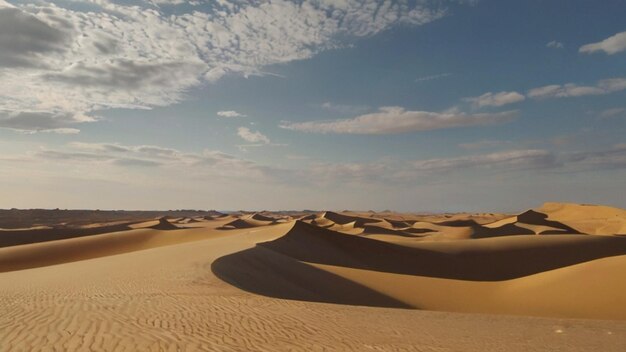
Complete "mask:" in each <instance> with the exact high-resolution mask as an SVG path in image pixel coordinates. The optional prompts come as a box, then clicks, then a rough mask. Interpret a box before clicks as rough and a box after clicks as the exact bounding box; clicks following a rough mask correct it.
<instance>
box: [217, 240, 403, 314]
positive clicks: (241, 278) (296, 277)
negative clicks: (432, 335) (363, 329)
mask: <svg viewBox="0 0 626 352" xmlns="http://www.w3.org/2000/svg"><path fill="white" fill-rule="evenodd" d="M211 271H212V272H213V274H215V276H217V277H218V278H220V279H221V280H223V281H225V282H227V283H229V284H231V285H233V286H235V287H238V288H240V289H242V290H245V291H248V292H251V293H255V294H259V295H263V296H268V297H273V298H281V299H291V300H299V301H309V302H323V303H336V304H347V305H359V306H374V307H390V308H412V306H410V305H407V304H405V303H403V302H401V301H398V300H396V299H394V298H392V297H389V296H386V295H384V294H382V293H379V292H377V291H375V290H372V289H370V288H368V287H366V286H363V285H360V284H358V283H355V282H353V281H350V280H347V279H344V278H342V277H340V276H338V275H334V274H332V273H329V272H327V271H324V270H321V269H318V268H315V267H313V266H311V265H308V264H306V263H302V262H300V261H298V260H295V259H294V258H293V257H290V256H287V255H283V254H281V253H278V252H275V251H272V250H269V249H267V248H265V247H263V246H256V247H254V248H251V249H247V250H244V251H241V252H238V253H234V254H231V255H227V256H224V257H221V258H219V259H217V260H215V261H214V262H213V263H212V264H211Z"/></svg>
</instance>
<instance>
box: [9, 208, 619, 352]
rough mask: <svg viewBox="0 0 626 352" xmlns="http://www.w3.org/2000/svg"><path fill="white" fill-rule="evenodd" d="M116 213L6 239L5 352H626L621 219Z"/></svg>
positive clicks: (573, 214) (614, 214) (568, 211)
mask: <svg viewBox="0 0 626 352" xmlns="http://www.w3.org/2000/svg"><path fill="white" fill-rule="evenodd" d="M115 215H116V216H115V217H114V218H106V219H105V218H104V217H103V216H100V217H99V218H97V219H94V220H92V221H74V222H72V221H68V219H66V218H63V216H60V215H59V216H57V217H56V218H46V220H45V221H39V222H33V221H30V222H29V221H25V220H24V221H20V222H13V223H12V225H11V226H4V228H3V226H2V224H1V223H0V228H3V229H0V247H1V248H0V307H2V312H3V314H2V315H1V316H0V350H1V351H40V350H41V351H87V350H94V351H98V350H101V351H111V350H120V351H194V350H215V351H282V350H313V351H315V350H320V351H321V350H333V351H335V350H337V351H340V350H358V351H393V350H398V351H623V350H624V346H626V280H625V279H624V277H625V276H624V272H626V211H624V210H622V209H616V208H611V207H606V206H595V205H579V204H563V203H546V204H544V205H543V206H541V207H538V208H536V209H532V210H528V211H526V212H522V213H520V214H491V213H489V214H469V213H464V214H400V213H391V212H385V213H375V212H348V211H342V212H330V211H329V212H303V213H284V212H283V213H271V212H262V213H245V212H239V213H233V214H220V213H218V212H212V213H210V214H200V213H190V214H176V216H172V215H171V214H152V213H151V214H145V213H144V214H134V215H131V216H128V217H125V216H122V215H120V214H115ZM165 215H168V216H165ZM64 216H65V215H64ZM76 216H78V217H83V218H84V217H85V214H80V215H74V217H76ZM58 219H62V221H61V222H62V226H61V225H59V224H55V221H57V222H59V221H60V220H58ZM70 220H71V219H70ZM74 220H76V219H74ZM61 222H59V223H61Z"/></svg>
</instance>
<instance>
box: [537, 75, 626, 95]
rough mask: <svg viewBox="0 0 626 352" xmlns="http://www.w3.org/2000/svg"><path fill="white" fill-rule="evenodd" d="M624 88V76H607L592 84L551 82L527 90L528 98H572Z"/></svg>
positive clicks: (625, 85)
mask: <svg viewBox="0 0 626 352" xmlns="http://www.w3.org/2000/svg"><path fill="white" fill-rule="evenodd" d="M622 90H626V78H609V79H603V80H600V81H598V82H597V83H596V84H595V85H593V86H580V85H577V84H574V83H567V84H564V85H560V84H552V85H548V86H543V87H539V88H533V89H531V90H529V91H528V97H529V98H535V99H546V98H572V97H581V96H585V95H603V94H610V93H614V92H619V91H622Z"/></svg>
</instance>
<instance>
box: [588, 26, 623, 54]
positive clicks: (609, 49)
mask: <svg viewBox="0 0 626 352" xmlns="http://www.w3.org/2000/svg"><path fill="white" fill-rule="evenodd" d="M624 50H626V32H621V33H617V34H615V35H613V36H610V37H608V38H606V39H604V40H603V41H600V42H597V43H591V44H586V45H583V46H581V47H580V49H578V51H579V52H581V53H587V54H591V53H595V52H597V51H604V52H605V53H607V54H609V55H613V54H617V53H619V52H622V51H624Z"/></svg>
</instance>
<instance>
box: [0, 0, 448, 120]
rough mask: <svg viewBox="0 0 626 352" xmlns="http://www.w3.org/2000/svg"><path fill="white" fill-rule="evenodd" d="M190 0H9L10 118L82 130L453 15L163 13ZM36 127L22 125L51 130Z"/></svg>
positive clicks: (395, 8) (249, 10) (397, 10)
mask: <svg viewBox="0 0 626 352" xmlns="http://www.w3.org/2000/svg"><path fill="white" fill-rule="evenodd" d="M183 3H184V2H183V1H178V0H174V1H172V0H167V1H165V0H159V1H145V2H142V1H139V2H133V5H123V4H120V3H117V2H112V1H105V0H99V1H90V2H85V3H81V4H80V5H81V6H78V5H79V4H78V3H74V2H66V1H58V2H57V1H51V2H40V1H35V0H33V1H25V2H22V1H19V2H17V1H16V2H15V3H14V5H11V4H9V3H7V2H5V1H0V48H2V50H0V79H1V80H2V83H3V84H2V86H1V87H0V111H4V114H5V115H11V116H13V117H14V118H15V119H19V118H20V116H22V115H21V114H22V113H24V112H26V111H38V112H40V113H42V114H48V116H50V117H52V118H54V117H55V116H61V117H62V120H63V122H59V123H58V124H62V125H68V124H69V125H76V124H79V123H81V122H85V121H89V120H90V119H85V118H80V117H81V116H83V117H84V116H95V114H97V111H98V110H100V109H107V108H151V107H155V106H166V105H170V104H173V103H177V102H180V101H181V100H184V99H185V98H186V93H187V92H188V91H189V90H190V89H191V88H194V87H197V86H199V85H202V84H206V83H209V82H213V81H215V80H218V79H219V78H221V77H222V76H224V75H226V74H229V73H231V74H241V75H244V76H250V75H263V74H265V73H264V68H265V67H266V66H268V65H272V64H278V63H284V62H290V61H293V60H302V59H307V58H310V57H312V56H314V55H316V54H317V53H319V52H321V51H324V50H328V49H334V48H338V47H342V46H344V45H347V44H349V43H350V42H351V41H352V39H353V38H357V37H365V36H371V35H374V34H376V33H379V32H381V31H384V30H386V29H388V28H390V27H391V26H394V25H398V24H405V25H421V24H425V23H428V22H431V21H433V20H436V19H438V18H440V17H442V16H443V15H444V14H445V11H444V9H443V7H442V4H441V2H438V1H418V2H414V1H409V0H395V1H391V0H343V1H329V0H304V1H299V2H292V1H287V0H275V1H265V0H249V1H246V0H232V1H229V0H221V1H215V2H213V1H196V2H190V3H189V5H191V7H189V6H181V7H180V8H177V10H176V11H173V12H172V11H171V10H170V12H172V13H173V14H172V13H170V12H165V11H164V9H162V8H161V6H162V5H163V6H170V7H171V6H177V5H182V4H183ZM157 5H158V6H157ZM68 116H70V117H74V116H76V117H78V118H76V119H74V120H68V119H67V117H68ZM91 120H93V118H92V119H91ZM32 122H33V121H32V120H31V122H30V123H22V122H15V124H17V125H19V126H21V127H20V128H24V129H28V130H29V131H40V130H48V129H50V128H49V127H50V126H47V125H38V126H35V125H33V124H32ZM5 124H6V125H9V123H5ZM12 124H14V123H13V122H12V123H11V125H12ZM29 128H30V129H29Z"/></svg>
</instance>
